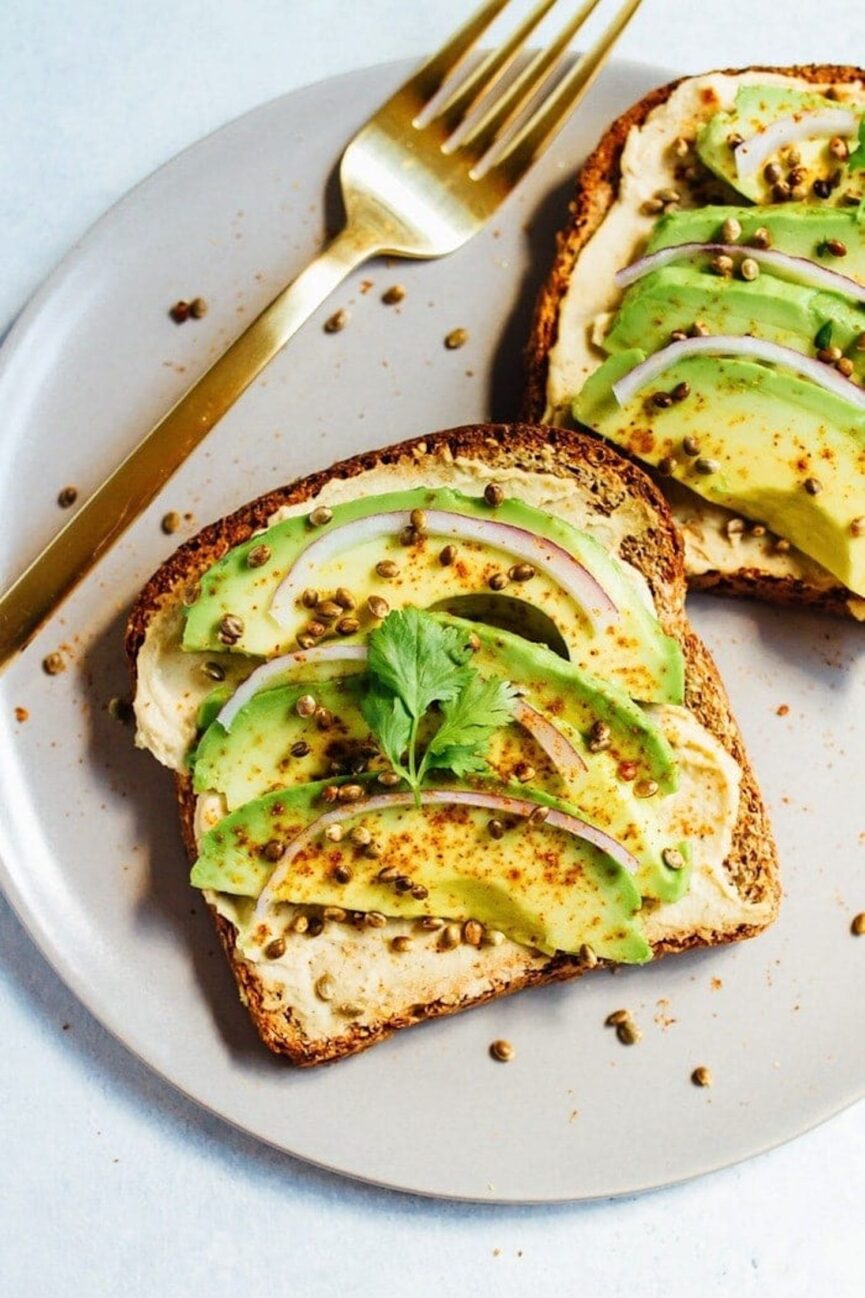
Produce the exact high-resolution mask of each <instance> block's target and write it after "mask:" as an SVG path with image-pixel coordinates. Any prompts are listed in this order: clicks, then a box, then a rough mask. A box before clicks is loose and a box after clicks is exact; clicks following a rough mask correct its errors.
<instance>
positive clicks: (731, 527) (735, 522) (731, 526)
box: [724, 518, 745, 536]
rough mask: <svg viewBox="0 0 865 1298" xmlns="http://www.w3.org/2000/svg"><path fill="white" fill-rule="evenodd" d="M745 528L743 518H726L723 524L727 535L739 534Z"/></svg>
mask: <svg viewBox="0 0 865 1298" xmlns="http://www.w3.org/2000/svg"><path fill="white" fill-rule="evenodd" d="M744 530H745V520H744V518H728V519H727V522H726V523H725V525H724V531H725V532H726V533H727V535H728V536H741V535H742V533H743V532H744Z"/></svg>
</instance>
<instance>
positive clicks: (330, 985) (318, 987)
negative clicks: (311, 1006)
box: [315, 973, 336, 1001]
mask: <svg viewBox="0 0 865 1298" xmlns="http://www.w3.org/2000/svg"><path fill="white" fill-rule="evenodd" d="M315 994H316V996H317V997H318V999H319V1000H320V1001H332V1000H333V998H334V996H335V995H336V983H335V982H334V980H333V978H332V977H331V975H330V974H327V973H325V974H322V975H321V977H320V978H317V979H316V982H315Z"/></svg>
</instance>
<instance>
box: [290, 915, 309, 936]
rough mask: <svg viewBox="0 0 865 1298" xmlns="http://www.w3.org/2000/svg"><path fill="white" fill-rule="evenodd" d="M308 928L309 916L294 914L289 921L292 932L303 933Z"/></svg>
mask: <svg viewBox="0 0 865 1298" xmlns="http://www.w3.org/2000/svg"><path fill="white" fill-rule="evenodd" d="M308 928H309V916H308V915H295V917H294V919H293V920H292V921H291V931H292V933H305V932H306V930H307V929H308Z"/></svg>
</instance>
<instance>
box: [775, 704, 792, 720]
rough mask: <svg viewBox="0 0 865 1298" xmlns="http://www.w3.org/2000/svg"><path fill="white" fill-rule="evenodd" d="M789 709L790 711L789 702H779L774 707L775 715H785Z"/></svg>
mask: <svg viewBox="0 0 865 1298" xmlns="http://www.w3.org/2000/svg"><path fill="white" fill-rule="evenodd" d="M789 711H790V706H789V704H787V703H781V704H780V705H779V706H778V707H777V708H776V709H775V716H776V717H786V716H787V714H788V712H789Z"/></svg>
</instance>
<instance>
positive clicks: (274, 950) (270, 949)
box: [264, 937, 285, 960]
mask: <svg viewBox="0 0 865 1298" xmlns="http://www.w3.org/2000/svg"><path fill="white" fill-rule="evenodd" d="M264 954H265V955H266V956H267V958H268V960H278V959H279V958H280V956H283V955H285V938H284V937H275V938H274V939H273V941H272V942H268V944H267V946H266V947H265V948H264Z"/></svg>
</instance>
